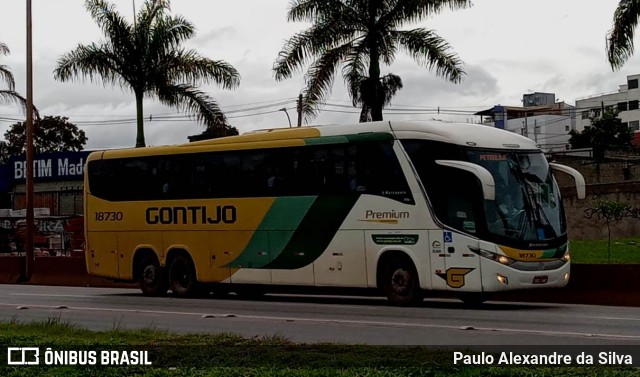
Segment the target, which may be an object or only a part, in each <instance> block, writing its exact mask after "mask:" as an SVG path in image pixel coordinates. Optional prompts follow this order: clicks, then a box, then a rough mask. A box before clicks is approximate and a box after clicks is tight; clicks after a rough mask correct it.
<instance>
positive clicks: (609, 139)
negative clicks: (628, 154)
mask: <svg viewBox="0 0 640 377" xmlns="http://www.w3.org/2000/svg"><path fill="white" fill-rule="evenodd" d="M569 134H570V135H571V138H570V139H569V143H570V144H571V147H572V148H593V154H594V159H595V160H596V162H602V161H603V160H604V155H605V152H606V151H608V150H626V149H628V148H630V147H631V131H630V130H629V128H628V127H627V126H625V125H624V124H623V123H622V121H621V120H620V118H618V114H616V113H615V112H605V113H604V114H603V115H602V117H599V118H591V125H590V126H586V127H585V128H584V130H583V131H582V132H577V131H575V130H571V132H569Z"/></svg>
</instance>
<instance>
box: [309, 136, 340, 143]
mask: <svg viewBox="0 0 640 377" xmlns="http://www.w3.org/2000/svg"><path fill="white" fill-rule="evenodd" d="M348 142H349V139H347V138H346V137H345V136H321V137H309V138H306V139H304V143H305V144H307V145H323V144H346V143H348Z"/></svg>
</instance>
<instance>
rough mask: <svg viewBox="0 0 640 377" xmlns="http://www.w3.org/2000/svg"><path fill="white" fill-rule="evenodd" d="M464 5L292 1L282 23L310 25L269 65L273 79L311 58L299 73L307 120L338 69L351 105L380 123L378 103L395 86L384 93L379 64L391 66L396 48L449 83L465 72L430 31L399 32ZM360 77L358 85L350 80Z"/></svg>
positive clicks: (441, 0) (436, 0)
mask: <svg viewBox="0 0 640 377" xmlns="http://www.w3.org/2000/svg"><path fill="white" fill-rule="evenodd" d="M468 6H471V2H470V1H467V0H292V2H291V6H290V8H289V12H288V15H287V18H288V20H289V21H294V22H295V21H307V22H311V23H312V26H311V27H310V28H309V29H307V30H304V31H302V32H300V33H297V34H296V35H294V36H293V37H291V38H290V39H289V40H288V41H287V42H286V43H285V45H284V48H283V50H282V51H281V52H280V54H279V55H278V58H277V59H276V62H275V64H274V67H273V70H274V72H275V77H276V80H283V79H285V78H289V77H291V76H292V74H293V73H294V71H296V70H301V69H302V66H303V65H306V64H307V63H309V62H310V61H311V60H312V59H313V62H312V63H311V65H310V67H309V68H308V70H307V73H306V75H305V81H306V87H305V89H304V90H303V94H304V100H303V104H302V108H303V111H304V113H305V116H306V118H307V119H310V118H312V117H313V116H315V115H316V111H317V107H318V106H319V105H320V104H322V103H323V102H324V100H325V98H326V96H327V95H328V94H329V92H330V91H331V87H332V85H333V79H334V76H335V73H336V71H337V69H338V67H339V66H340V65H342V76H343V78H344V80H345V83H346V85H347V86H348V87H349V88H352V89H351V90H350V95H351V98H352V100H353V102H354V105H356V104H357V103H362V105H363V107H368V108H370V111H371V118H372V119H373V120H382V109H383V107H384V105H385V104H388V102H389V100H390V97H392V96H393V95H394V94H395V93H396V91H397V90H398V89H400V88H401V86H397V85H396V86H395V90H393V91H390V92H386V91H385V82H384V80H383V78H382V77H381V73H380V65H381V63H383V64H385V65H391V63H393V61H394V60H395V56H396V52H397V51H398V49H402V50H404V51H406V52H407V53H408V54H409V55H410V56H411V57H412V58H413V59H414V60H415V61H416V62H417V63H418V64H420V65H423V66H426V67H427V68H428V69H429V70H433V69H435V72H436V74H437V75H438V76H440V77H443V78H445V79H447V80H450V81H452V82H454V83H458V82H460V81H461V80H462V77H463V76H464V74H465V72H464V71H463V69H462V61H460V60H459V59H458V57H457V56H456V55H455V54H454V53H451V52H449V50H450V47H449V45H448V44H447V43H446V41H445V40H444V39H442V38H441V37H439V36H438V35H437V34H436V33H435V32H434V31H433V30H426V29H424V28H417V29H411V30H401V29H400V28H401V27H402V26H404V25H405V24H406V23H411V22H416V21H419V20H421V19H423V18H426V17H427V16H429V15H432V14H437V13H439V12H440V11H442V10H443V9H444V8H447V7H448V8H450V9H460V8H466V7H468ZM364 77H366V78H367V79H366V83H365V84H364V85H361V84H362V83H361V82H360V83H359V82H355V81H354V80H355V79H359V80H361V79H362V78H364ZM383 77H385V76H383ZM386 77H388V80H393V81H396V82H397V80H396V79H395V78H398V79H399V77H397V76H394V77H395V78H393V79H392V78H391V77H392V76H389V75H388V76H386ZM353 88H360V89H361V90H364V91H361V92H360V95H359V97H358V96H354V95H355V92H354V91H353ZM389 95H390V96H389ZM356 97H358V98H359V100H358V99H357V98H356Z"/></svg>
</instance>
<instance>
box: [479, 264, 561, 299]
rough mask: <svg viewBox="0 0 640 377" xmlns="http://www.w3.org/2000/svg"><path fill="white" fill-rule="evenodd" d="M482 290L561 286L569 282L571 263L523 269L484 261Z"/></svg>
mask: <svg viewBox="0 0 640 377" xmlns="http://www.w3.org/2000/svg"><path fill="white" fill-rule="evenodd" d="M481 268H482V290H483V291H485V292H497V291H510V290H515V289H529V288H561V287H564V286H566V285H567V283H568V282H569V275H570V270H571V264H570V263H565V264H564V265H562V266H561V267H560V268H557V269H555V270H540V271H522V270H516V269H514V268H512V267H509V266H505V265H502V264H500V263H496V262H493V261H488V260H486V261H485V260H483V261H482V266H481Z"/></svg>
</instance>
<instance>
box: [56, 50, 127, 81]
mask: <svg viewBox="0 0 640 377" xmlns="http://www.w3.org/2000/svg"><path fill="white" fill-rule="evenodd" d="M120 60H121V58H120V57H119V56H117V55H116V54H114V53H113V52H111V51H105V50H104V46H98V45H96V44H90V45H88V46H85V45H79V46H78V47H76V49H75V50H73V51H71V52H68V53H66V54H64V55H62V56H61V57H60V58H58V62H57V67H56V69H55V70H54V78H55V79H56V80H60V81H69V80H73V79H76V78H83V77H89V79H90V81H92V82H97V81H102V83H103V85H105V86H106V85H107V84H112V85H116V84H130V83H129V82H128V81H127V79H128V78H129V74H128V73H127V72H125V71H123V70H122V69H121V68H122V67H121V62H120Z"/></svg>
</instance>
